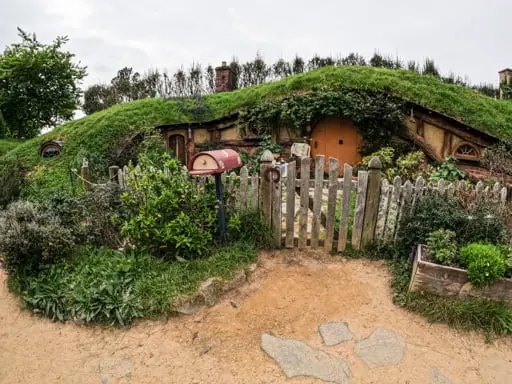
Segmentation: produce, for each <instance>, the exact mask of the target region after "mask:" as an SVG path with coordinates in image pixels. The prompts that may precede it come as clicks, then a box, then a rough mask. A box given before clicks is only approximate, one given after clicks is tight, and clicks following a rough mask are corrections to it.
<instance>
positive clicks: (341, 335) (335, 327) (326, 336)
mask: <svg viewBox="0 0 512 384" xmlns="http://www.w3.org/2000/svg"><path fill="white" fill-rule="evenodd" d="M318 332H320V336H322V339H323V340H324V343H325V345H328V346H332V345H337V344H340V343H343V342H344V341H348V340H352V339H353V338H354V335H353V334H352V332H350V329H349V328H348V324H347V323H339V322H330V323H325V324H322V325H320V326H319V327H318Z"/></svg>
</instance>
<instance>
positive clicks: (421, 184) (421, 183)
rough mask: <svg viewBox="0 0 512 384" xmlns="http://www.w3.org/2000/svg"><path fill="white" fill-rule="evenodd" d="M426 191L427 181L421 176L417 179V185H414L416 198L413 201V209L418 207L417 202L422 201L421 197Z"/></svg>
mask: <svg viewBox="0 0 512 384" xmlns="http://www.w3.org/2000/svg"><path fill="white" fill-rule="evenodd" d="M424 189H425V180H424V179H423V177H421V176H419V177H418V178H417V179H416V184H414V197H413V199H412V206H413V208H414V206H415V205H416V202H417V201H418V200H419V199H421V197H422V196H423V191H424Z"/></svg>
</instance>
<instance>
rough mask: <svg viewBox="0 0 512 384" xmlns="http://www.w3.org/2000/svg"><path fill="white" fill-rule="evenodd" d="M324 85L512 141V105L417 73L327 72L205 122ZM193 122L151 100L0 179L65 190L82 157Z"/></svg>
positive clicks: (250, 92) (238, 101) (218, 105)
mask: <svg viewBox="0 0 512 384" xmlns="http://www.w3.org/2000/svg"><path fill="white" fill-rule="evenodd" d="M326 85H331V86H335V85H343V86H344V87H348V88H363V89H370V90H382V91H387V92H391V93H393V94H395V95H397V96H400V97H402V98H404V99H406V100H409V101H414V102H418V103H420V104H423V105H425V106H426V107H428V108H430V109H433V110H436V111H438V112H442V113H444V114H446V115H448V116H451V117H453V118H456V119H457V120H460V121H462V122H464V123H466V124H468V125H471V126H473V127H474V128H477V129H480V130H482V131H484V132H487V133H490V134H492V135H494V136H497V137H501V138H510V137H512V102H510V101H502V100H495V99H492V98H490V97H487V96H484V95H482V94H479V93H477V92H476V91H474V90H472V89H469V88H464V87H461V86H457V85H452V84H445V83H443V82H441V81H440V80H439V79H437V78H434V77H431V76H423V75H420V74H418V73H416V72H412V71H405V70H388V69H382V68H372V67H351V66H341V67H326V68H323V69H320V70H317V71H312V72H307V73H304V74H300V75H296V76H291V77H288V78H285V79H283V80H280V81H276V82H272V83H268V84H264V85H260V86H257V87H250V88H245V89H241V90H238V91H235V92H229V93H221V94H214V95H209V96H206V98H205V101H204V102H205V103H206V104H208V105H209V107H210V108H209V111H210V112H209V114H208V116H205V119H206V118H208V119H210V118H216V117H220V116H223V115H225V114H228V113H230V112H232V111H235V110H238V109H240V108H243V107H246V106H250V105H253V104H255V103H257V102H258V101H260V100H262V99H264V98H268V97H276V96H281V95H285V94H288V93H292V92H296V91H301V90H311V89H315V88H319V87H322V86H326ZM192 120H193V117H192V115H189V114H187V113H184V112H183V109H182V108H180V107H179V104H178V102H177V101H175V100H169V101H164V100H162V99H145V100H139V101H135V102H132V103H127V104H120V105H116V106H114V107H112V108H110V109H108V110H105V111H101V112H98V113H95V114H93V115H91V116H88V117H85V118H82V119H80V120H76V121H71V122H68V123H66V124H63V125H61V126H59V127H56V128H55V129H54V130H53V131H52V132H50V133H48V134H45V135H42V136H39V137H37V138H35V139H32V140H29V141H27V142H25V143H23V144H21V145H19V146H17V147H16V148H15V149H13V150H11V151H9V152H8V153H7V154H6V155H4V156H2V157H0V171H1V168H3V167H6V166H9V165H11V164H13V163H14V162H16V163H18V164H19V165H20V166H22V167H23V168H24V169H26V170H28V173H27V180H28V182H29V185H30V188H29V189H26V192H25V193H26V194H31V195H36V194H40V193H42V194H45V193H48V192H49V191H51V190H53V189H54V188H56V189H65V188H67V186H69V185H70V181H69V180H70V176H69V169H70V168H72V167H76V168H79V164H80V163H81V161H82V158H83V157H87V158H88V159H89V161H90V164H91V163H92V167H94V163H95V162H96V163H97V164H101V166H102V167H106V166H107V165H108V164H106V163H105V162H106V161H107V160H106V158H107V157H106V154H107V153H108V151H112V150H114V149H115V148H116V145H118V143H119V141H120V138H121V137H125V136H130V135H133V134H134V133H137V132H140V131H143V130H146V129H148V128H151V127H155V126H157V125H160V124H163V123H170V122H178V121H183V122H187V121H192ZM50 139H59V140H64V141H65V149H64V152H63V154H62V155H61V156H59V157H56V158H53V159H41V158H39V145H40V143H41V142H43V141H46V140H50ZM0 154H1V152H0Z"/></svg>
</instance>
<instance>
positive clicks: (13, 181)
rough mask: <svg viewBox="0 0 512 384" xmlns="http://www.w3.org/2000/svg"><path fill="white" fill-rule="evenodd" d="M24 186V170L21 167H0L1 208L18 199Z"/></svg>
mask: <svg viewBox="0 0 512 384" xmlns="http://www.w3.org/2000/svg"><path fill="white" fill-rule="evenodd" d="M22 188H23V172H22V171H21V169H20V168H19V167H17V166H12V165H9V166H4V167H0V209H1V208H4V207H6V206H7V205H8V204H9V203H11V202H13V201H15V200H16V199H18V197H19V196H20V193H21V189H22Z"/></svg>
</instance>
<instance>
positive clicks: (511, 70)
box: [498, 68, 512, 73]
mask: <svg viewBox="0 0 512 384" xmlns="http://www.w3.org/2000/svg"><path fill="white" fill-rule="evenodd" d="M502 72H512V69H510V68H505V69H503V70H501V71H499V72H498V73H502Z"/></svg>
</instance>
